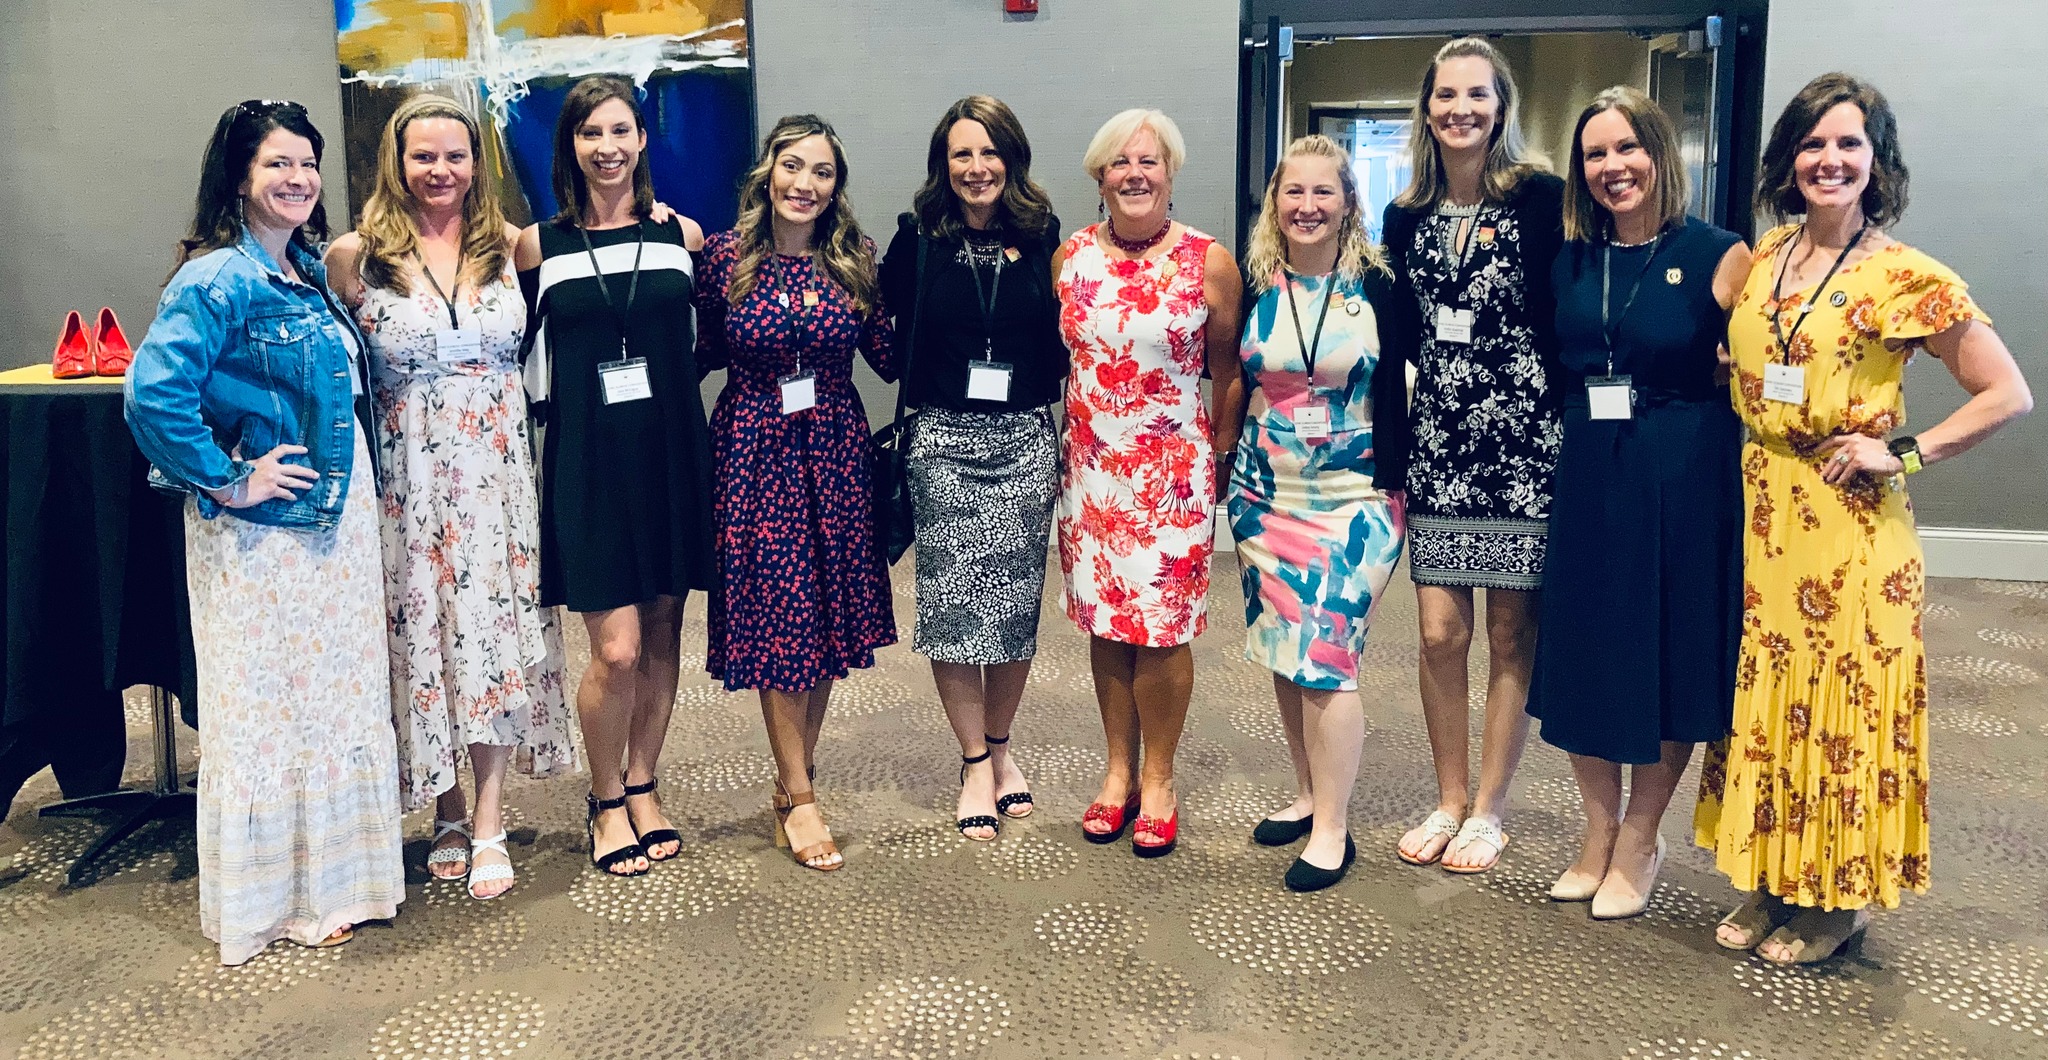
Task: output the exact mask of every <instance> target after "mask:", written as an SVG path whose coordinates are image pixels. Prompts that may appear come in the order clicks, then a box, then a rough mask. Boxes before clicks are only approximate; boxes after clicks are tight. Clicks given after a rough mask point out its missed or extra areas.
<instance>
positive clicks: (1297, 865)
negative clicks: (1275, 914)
mask: <svg viewBox="0 0 2048 1060" xmlns="http://www.w3.org/2000/svg"><path fill="white" fill-rule="evenodd" d="M1357 857H1358V847H1357V846H1356V845H1355V844H1353V843H1352V842H1351V836H1350V835H1349V834H1346V835H1345V836H1344V860H1343V861H1340V862H1338V863H1337V867H1336V868H1334V869H1323V868H1317V867H1316V866H1314V865H1311V864H1309V863H1308V862H1306V861H1304V860H1302V859H1301V858H1295V859H1294V864H1292V865H1289V866H1288V867H1287V889H1288V890H1290V891H1320V890H1322V889H1323V888H1325V887H1331V886H1335V885H1336V883H1337V881H1339V880H1342V879H1343V878H1344V874H1345V873H1346V872H1349V871H1350V870H1351V862H1352V861H1353V860H1355V859H1356V858H1357Z"/></svg>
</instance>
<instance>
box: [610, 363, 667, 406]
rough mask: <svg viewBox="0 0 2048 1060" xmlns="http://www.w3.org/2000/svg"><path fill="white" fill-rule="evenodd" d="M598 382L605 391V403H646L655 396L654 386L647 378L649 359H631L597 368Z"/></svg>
mask: <svg viewBox="0 0 2048 1060" xmlns="http://www.w3.org/2000/svg"><path fill="white" fill-rule="evenodd" d="M597 381H598V383H599V384H600V385H601V386H602V387H603V389H604V403H605V404H607V405H618V404H621V403H624V402H627V401H645V400H646V399H648V398H651V397H653V396H654V384H653V382H652V381H650V380H649V379H648V378H647V358H645V357H629V358H627V359H625V360H623V361H606V362H605V363H603V364H600V365H598V366H597Z"/></svg>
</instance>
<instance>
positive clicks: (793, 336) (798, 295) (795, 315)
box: [768, 251, 817, 372]
mask: <svg viewBox="0 0 2048 1060" xmlns="http://www.w3.org/2000/svg"><path fill="white" fill-rule="evenodd" d="M768 260H769V262H770V267H771V269H772V270H773V271H774V273H775V286H776V287H777V288H778V289H779V291H780V293H781V295H782V297H781V298H780V299H778V301H780V302H781V303H782V308H783V309H784V310H785V316H786V318H787V319H788V321H789V341H790V347H791V349H792V350H793V351H794V352H795V354H796V370H797V371H799V372H801V371H803V370H804V346H803V343H804V336H799V335H798V331H799V330H801V331H802V332H804V335H805V336H807V335H808V334H809V332H810V330H811V315H810V314H809V313H808V312H806V311H805V309H806V308H807V307H806V306H805V305H804V295H806V294H809V293H811V292H813V291H815V290H816V289H817V288H815V287H812V286H810V285H809V284H806V285H805V286H804V287H803V288H802V289H801V290H799V289H797V288H796V287H793V286H791V284H790V282H789V275H788V274H787V273H786V272H784V271H783V266H782V255H780V254H777V253H774V252H773V251H770V252H769V255H768ZM815 272H816V267H815V263H814V264H813V274H814V275H813V278H815Z"/></svg>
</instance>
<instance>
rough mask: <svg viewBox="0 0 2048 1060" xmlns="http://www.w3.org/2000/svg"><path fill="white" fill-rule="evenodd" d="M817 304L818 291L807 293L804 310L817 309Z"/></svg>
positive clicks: (805, 293)
mask: <svg viewBox="0 0 2048 1060" xmlns="http://www.w3.org/2000/svg"><path fill="white" fill-rule="evenodd" d="M817 304H818V292H816V291H805V292H804V308H805V309H811V308H815V307H816V306H817Z"/></svg>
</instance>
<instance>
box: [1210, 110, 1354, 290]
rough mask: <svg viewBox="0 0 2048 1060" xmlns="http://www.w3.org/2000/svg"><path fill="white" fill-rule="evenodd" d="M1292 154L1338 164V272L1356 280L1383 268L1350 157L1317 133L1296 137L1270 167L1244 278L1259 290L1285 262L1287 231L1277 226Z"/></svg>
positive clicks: (1270, 284)
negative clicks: (1340, 213)
mask: <svg viewBox="0 0 2048 1060" xmlns="http://www.w3.org/2000/svg"><path fill="white" fill-rule="evenodd" d="M1297 158H1327V159H1329V160H1330V161H1332V162H1334V163H1336V164H1337V184H1338V186H1339V187H1341V188H1342V189H1343V191H1344V215H1343V217H1342V218H1341V219H1340V220H1339V221H1338V222H1337V274H1338V276H1340V277H1342V278H1343V279H1344V280H1345V281H1347V282H1350V283H1357V282H1358V281H1359V280H1361V279H1363V278H1364V277H1365V272H1366V270H1367V269H1378V270H1380V271H1381V272H1386V271H1387V262H1386V256H1385V255H1384V254H1382V253H1381V252H1380V248H1379V247H1376V246H1374V245H1373V243H1372V240H1370V239H1367V238H1366V235H1365V204H1364V203H1363V202H1362V201H1361V200H1360V199H1359V196H1358V176H1357V174H1354V173H1353V172H1352V171H1351V156H1349V155H1347V154H1345V153H1344V149H1343V148H1342V147H1339V146H1338V145H1337V141H1335V140H1332V139H1330V138H1329V137H1327V136H1323V135H1320V134H1315V135H1310V136H1302V137H1297V138H1296V139H1295V141H1294V142H1293V143H1291V144H1288V145H1287V152H1286V153H1285V154H1283V155H1281V156H1280V164H1279V165H1277V166H1274V167H1273V176H1272V178H1271V179H1270V180H1268V181H1266V201H1265V205H1263V206H1261V207H1259V219H1258V221H1257V222H1255V223H1254V224H1253V225H1252V233H1251V246H1250V249H1249V250H1248V251H1246V253H1245V256H1244V274H1245V279H1246V280H1247V281H1249V282H1250V283H1251V285H1252V289H1253V290H1256V291H1258V292H1260V293H1264V292H1266V291H1269V290H1271V289H1272V288H1273V282H1274V281H1275V280H1277V279H1279V277H1280V272H1281V270H1282V269H1285V268H1287V267H1288V265H1287V235H1286V233H1285V232H1282V231H1281V230H1280V185H1281V184H1282V183H1283V182H1285V180H1286V178H1287V163H1289V162H1291V161H1293V160H1295V159H1297Z"/></svg>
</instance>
